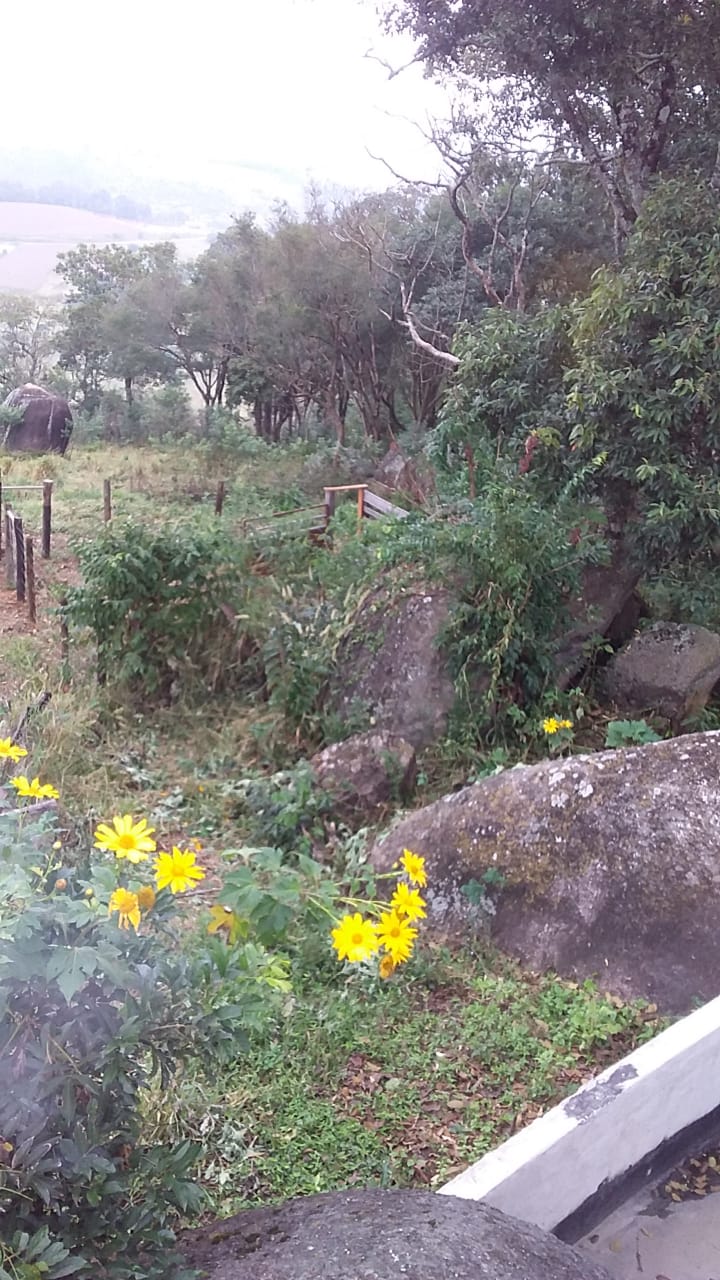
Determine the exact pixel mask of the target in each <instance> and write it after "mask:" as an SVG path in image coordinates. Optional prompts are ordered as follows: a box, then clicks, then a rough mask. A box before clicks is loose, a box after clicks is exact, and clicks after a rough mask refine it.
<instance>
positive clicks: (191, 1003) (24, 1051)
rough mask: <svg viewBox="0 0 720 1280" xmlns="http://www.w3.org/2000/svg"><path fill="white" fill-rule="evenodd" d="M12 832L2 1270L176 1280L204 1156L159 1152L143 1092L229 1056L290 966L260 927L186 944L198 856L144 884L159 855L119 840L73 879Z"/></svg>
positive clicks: (178, 1149)
mask: <svg viewBox="0 0 720 1280" xmlns="http://www.w3.org/2000/svg"><path fill="white" fill-rule="evenodd" d="M0 824H2V825H0V833H1V834H0V924H1V926H2V928H1V930H0V1139H1V1140H0V1239H2V1241H4V1250H5V1252H4V1254H3V1246H0V1265H2V1264H4V1265H5V1267H6V1270H7V1269H8V1268H9V1275H10V1276H15V1275H17V1276H19V1277H23V1278H24V1280H35V1277H37V1280H40V1276H41V1275H44V1276H46V1277H47V1278H48V1280H55V1278H56V1277H58V1278H59V1277H61V1276H66V1275H71V1274H74V1275H77V1276H79V1277H81V1278H82V1280H97V1277H99V1276H105V1277H112V1278H113V1280H130V1278H131V1277H132V1278H133V1280H142V1278H144V1277H158V1278H159V1277H167V1276H168V1275H170V1274H175V1275H177V1276H179V1275H180V1272H179V1271H175V1272H173V1271H172V1270H171V1260H169V1258H168V1255H167V1250H168V1248H169V1247H171V1246H172V1242H173V1239H174V1235H173V1231H172V1227H171V1219H172V1217H173V1216H177V1214H178V1212H182V1213H188V1212H193V1211H197V1210H198V1208H199V1207H200V1205H201V1203H202V1199H203V1196H202V1192H201V1191H200V1190H199V1189H198V1188H197V1186H196V1185H195V1184H194V1183H193V1182H192V1181H191V1180H190V1176H189V1175H190V1171H191V1168H192V1165H193V1163H194V1161H195V1159H196V1156H197V1148H195V1147H194V1146H193V1145H192V1144H191V1143H189V1142H181V1143H179V1144H177V1145H175V1146H174V1147H160V1146H155V1147H148V1146H147V1144H146V1142H145V1140H144V1121H143V1108H142V1103H143V1096H144V1094H145V1092H146V1091H147V1090H148V1089H149V1088H150V1087H151V1085H153V1084H155V1088H156V1089H157V1087H158V1084H159V1086H160V1088H161V1090H162V1091H163V1092H164V1094H166V1095H167V1094H168V1093H170V1092H171V1091H172V1089H173V1081H174V1079H175V1077H176V1075H177V1072H178V1070H179V1069H180V1067H181V1066H182V1067H183V1069H184V1070H186V1071H187V1070H188V1069H191V1070H192V1071H194V1072H196V1073H201V1072H202V1071H204V1070H206V1069H208V1070H212V1069H213V1068H214V1067H216V1066H217V1064H218V1062H221V1061H226V1060H229V1059H231V1058H233V1057H234V1056H235V1055H236V1054H237V1053H238V1052H239V1051H240V1050H241V1049H242V1048H243V1046H244V1044H245V1043H246V1037H247V1033H248V1031H249V1030H250V1029H251V1028H253V1027H257V1026H259V1025H260V1024H261V1021H262V1019H263V1018H264V1015H265V1013H266V1011H267V1010H269V1009H270V1008H271V1007H272V1004H273V1001H275V1000H276V999H277V997H278V993H279V992H281V991H282V990H283V989H285V988H286V987H287V981H286V975H285V972H284V967H283V965H282V962H280V961H279V960H278V957H276V956H273V955H270V954H269V953H267V952H266V951H265V950H264V948H263V946H262V945H260V944H258V943H257V942H256V941H253V940H251V939H250V938H249V936H248V930H245V931H244V933H243V936H239V934H238V933H237V931H236V934H235V936H234V937H233V938H232V939H228V940H227V941H222V940H220V939H221V937H222V936H223V935H218V936H213V937H211V936H210V935H209V934H207V933H205V934H204V935H203V936H202V938H200V937H198V939H197V941H196V942H195V943H194V944H193V945H191V946H189V947H186V948H185V949H183V948H182V947H181V946H180V945H179V943H180V938H181V934H179V932H178V928H177V921H176V916H177V901H178V898H177V894H178V893H180V892H181V891H182V890H183V888H187V887H189V885H190V884H191V883H192V882H193V880H194V879H198V878H200V876H201V875H202V870H201V868H199V867H198V866H197V863H196V859H195V854H194V852H192V851H182V850H181V851H178V850H174V851H173V854H172V855H159V856H158V859H157V861H156V862H155V865H154V869H153V872H151V873H148V871H147V870H146V867H148V866H149V865H150V863H149V862H148V861H147V857H148V854H147V852H146V853H144V854H143V853H142V851H141V850H140V849H139V848H137V849H133V850H132V852H127V854H126V855H123V854H122V849H121V844H119V845H117V849H118V852H117V854H116V853H115V852H114V851H113V850H112V849H107V850H106V851H105V852H93V853H92V854H83V855H82V858H81V860H80V861H79V864H78V865H77V866H75V867H67V866H64V865H62V861H61V859H62V853H61V852H60V850H59V849H58V847H57V845H58V842H54V843H53V842H52V835H51V834H50V833H49V832H48V830H47V829H46V828H43V826H42V820H40V821H38V819H37V818H36V817H34V815H28V814H27V813H24V812H18V811H14V812H9V813H8V812H6V813H5V814H4V816H2V815H0ZM133 831H134V832H135V833H136V837H137V840H138V841H139V842H142V841H143V840H144V841H145V842H146V844H147V842H148V841H149V842H150V846H152V841H151V840H150V832H143V831H142V828H141V827H140V826H138V824H134V826H133ZM97 834H98V835H99V834H100V832H98V833H97ZM116 834H117V833H116ZM51 846H52V847H51ZM149 852H152V848H150V849H149ZM176 855H178V857H176ZM136 856H139V857H141V859H142V860H141V861H138V862H132V861H131V858H135V857H136ZM163 858H165V859H166V861H165V863H163ZM168 859H169V861H168ZM168 869H169V871H168ZM165 872H167V873H168V874H170V873H171V874H172V875H173V876H174V877H175V878H173V879H171V881H170V885H171V888H172V890H173V891H172V892H171V891H170V888H169V887H168V885H167V884H166V881H167V880H168V874H164V873H165ZM161 886H164V887H162V888H161ZM123 895H124V896H123ZM219 910H220V912H221V917H222V914H223V913H222V909H219ZM265 936H266V937H267V938H270V936H271V934H270V930H269V929H268V928H266V929H265ZM276 936H277V935H273V940H275V938H276ZM40 1264H42V1266H41V1265H40Z"/></svg>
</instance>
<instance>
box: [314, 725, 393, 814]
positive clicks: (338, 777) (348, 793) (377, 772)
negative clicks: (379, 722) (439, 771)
mask: <svg viewBox="0 0 720 1280" xmlns="http://www.w3.org/2000/svg"><path fill="white" fill-rule="evenodd" d="M310 766H311V768H312V770H313V772H314V774H315V778H316V781H317V784H318V786H320V787H322V789H323V790H324V791H327V792H328V793H329V794H330V795H331V796H332V797H333V800H334V802H335V806H336V810H337V813H338V815H339V816H340V817H342V818H346V819H348V820H349V821H350V822H352V821H353V820H354V819H355V818H362V819H363V820H365V819H367V818H370V817H373V816H375V815H376V814H377V812H378V810H379V809H381V808H382V807H383V806H385V805H388V804H392V803H393V802H395V803H397V802H398V801H400V800H405V799H407V797H408V796H409V795H410V793H411V792H412V789H413V787H414V786H415V779H416V776H417V760H416V756H415V749H414V747H411V746H410V743H409V742H406V741H405V739H404V738H401V737H400V736H399V734H397V733H390V732H389V731H388V730H387V729H372V730H371V731H370V732H369V733H356V734H354V736H353V737H352V738H346V739H345V741H344V742H335V743H333V744H332V746H329V747H325V749H324V750H323V751H318V753H317V755H314V756H313V757H312V759H311V761H310Z"/></svg>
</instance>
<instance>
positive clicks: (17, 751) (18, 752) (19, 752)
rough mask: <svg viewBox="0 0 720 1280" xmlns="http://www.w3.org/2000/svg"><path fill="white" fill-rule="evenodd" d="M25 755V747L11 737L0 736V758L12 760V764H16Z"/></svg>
mask: <svg viewBox="0 0 720 1280" xmlns="http://www.w3.org/2000/svg"><path fill="white" fill-rule="evenodd" d="M26 755H27V751H26V750H25V748H24V747H19V746H18V745H17V743H15V742H13V740H12V738H0V760H12V762H13V764H17V762H18V760H20V759H22V757H23V756H26Z"/></svg>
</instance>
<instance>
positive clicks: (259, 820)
mask: <svg viewBox="0 0 720 1280" xmlns="http://www.w3.org/2000/svg"><path fill="white" fill-rule="evenodd" d="M231 794H232V795H233V796H234V797H237V803H238V808H239V809H240V810H241V811H242V812H243V813H245V814H247V816H248V818H249V821H250V829H251V839H252V841H253V842H257V843H259V844H262V845H269V846H272V847H275V848H277V849H281V850H282V851H283V852H284V853H285V854H286V855H289V854H294V853H296V852H300V853H304V854H310V853H311V852H312V848H313V845H314V844H315V843H316V842H322V841H323V840H324V838H325V826H324V822H323V819H324V818H327V817H329V816H330V814H331V813H332V810H333V807H334V805H333V801H332V799H331V798H330V796H329V795H328V793H327V792H326V791H322V790H321V789H320V788H318V787H316V786H315V785H314V779H313V774H312V770H311V769H310V767H309V766H308V765H307V764H300V765H297V766H296V767H295V768H294V769H289V770H286V771H284V772H282V773H276V774H273V775H272V776H271V777H268V778H242V779H240V780H239V781H238V782H235V783H233V784H232V786H231Z"/></svg>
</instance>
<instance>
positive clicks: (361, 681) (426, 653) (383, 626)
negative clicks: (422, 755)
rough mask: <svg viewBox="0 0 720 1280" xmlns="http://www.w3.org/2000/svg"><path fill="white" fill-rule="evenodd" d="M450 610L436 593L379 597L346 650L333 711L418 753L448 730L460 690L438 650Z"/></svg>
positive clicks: (371, 603)
mask: <svg viewBox="0 0 720 1280" xmlns="http://www.w3.org/2000/svg"><path fill="white" fill-rule="evenodd" d="M452 605H453V600H452V597H451V596H450V595H449V593H448V592H447V591H444V590H442V589H441V588H439V587H428V588H427V589H425V590H417V591H409V592H407V593H405V594H404V595H401V596H399V597H395V598H394V599H388V598H387V597H386V595H385V594H384V593H383V592H378V593H377V594H376V595H375V597H374V598H373V599H371V600H369V601H368V602H367V603H366V605H365V608H364V610H363V614H362V617H361V619H360V621H359V624H358V628H357V629H356V630H355V632H353V634H352V635H351V636H350V637H349V638H348V640H347V641H346V643H345V644H344V645H343V646H342V647H341V650H340V653H339V655H338V673H339V674H338V679H337V681H336V687H335V689H334V691H333V692H332V693H331V704H332V706H333V708H334V710H335V711H336V712H337V714H338V715H340V716H341V718H342V719H343V720H347V719H348V718H352V716H353V715H355V714H358V713H359V714H362V715H363V717H364V718H365V719H370V721H371V723H372V726H373V728H376V729H387V730H389V731H390V732H392V733H396V734H398V735H399V736H400V737H401V738H405V740H406V741H407V742H409V743H410V744H411V745H412V746H413V747H415V748H416V749H417V748H420V747H425V746H428V745H429V744H430V743H432V742H437V740H438V739H439V738H441V737H442V736H443V734H444V733H445V731H446V729H447V723H448V717H449V714H450V711H451V709H452V706H453V703H454V701H455V687H454V684H453V681H452V677H451V675H450V671H449V669H448V666H447V663H446V661H445V658H444V655H443V653H442V651H441V648H440V643H439V641H440V636H441V634H442V631H443V628H444V627H445V625H446V624H447V621H448V618H449V616H450V610H451V608H452Z"/></svg>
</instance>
